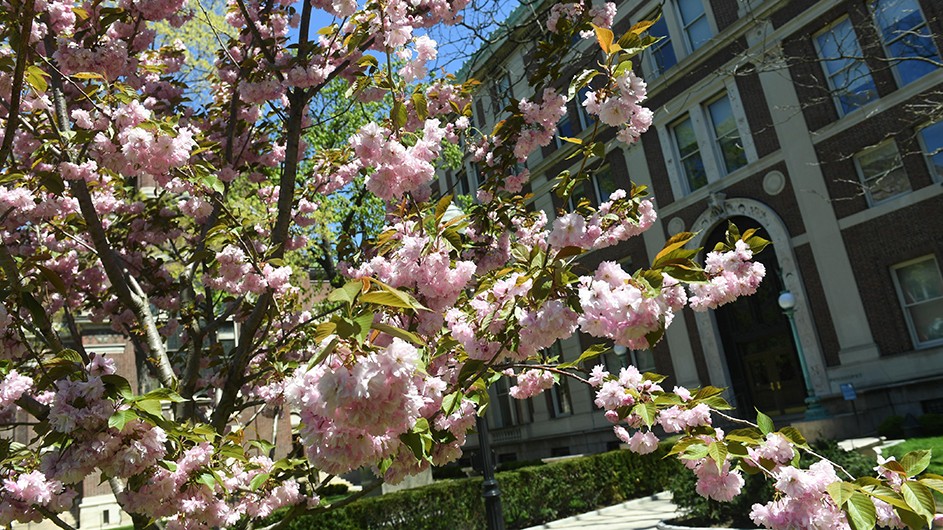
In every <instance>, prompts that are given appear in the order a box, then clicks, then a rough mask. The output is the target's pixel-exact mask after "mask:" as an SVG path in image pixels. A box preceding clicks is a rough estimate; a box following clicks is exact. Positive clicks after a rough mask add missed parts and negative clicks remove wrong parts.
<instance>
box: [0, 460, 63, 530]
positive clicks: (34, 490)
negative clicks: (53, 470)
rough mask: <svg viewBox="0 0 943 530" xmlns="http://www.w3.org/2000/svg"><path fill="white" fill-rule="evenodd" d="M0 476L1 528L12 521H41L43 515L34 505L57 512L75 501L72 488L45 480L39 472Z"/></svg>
mask: <svg viewBox="0 0 943 530" xmlns="http://www.w3.org/2000/svg"><path fill="white" fill-rule="evenodd" d="M0 478H2V483H0V525H3V526H5V527H9V526H10V525H11V523H13V522H14V521H16V522H20V523H38V522H41V521H42V520H43V519H44V515H43V514H42V513H41V512H40V510H37V509H36V507H42V508H46V509H48V510H50V511H52V512H53V513H58V512H61V511H64V510H67V509H69V508H70V507H71V506H72V503H73V501H74V500H75V496H76V492H75V490H72V489H66V488H65V486H63V484H62V483H61V482H59V481H58V480H49V479H48V478H46V476H45V475H43V474H42V473H40V472H39V471H30V472H28V473H22V474H20V475H19V476H17V477H15V478H14V477H11V476H6V477H3V476H2V475H0Z"/></svg>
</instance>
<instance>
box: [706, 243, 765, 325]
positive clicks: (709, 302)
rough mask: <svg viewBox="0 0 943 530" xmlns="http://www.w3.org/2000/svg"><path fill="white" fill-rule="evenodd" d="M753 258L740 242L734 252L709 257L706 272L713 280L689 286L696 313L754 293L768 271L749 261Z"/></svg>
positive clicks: (746, 247) (747, 246) (760, 264)
mask: <svg viewBox="0 0 943 530" xmlns="http://www.w3.org/2000/svg"><path fill="white" fill-rule="evenodd" d="M752 258H753V251H751V250H750V246H749V245H747V244H746V243H745V242H743V241H742V240H740V241H737V243H736V247H735V249H734V250H730V251H727V252H710V253H708V254H707V259H705V263H704V270H705V272H706V273H707V275H708V277H709V278H710V280H709V281H708V282H707V283H706V284H692V285H691V286H690V288H691V308H692V309H694V310H695V311H704V310H707V309H713V308H716V307H719V306H722V305H724V304H726V303H728V302H732V301H734V300H736V299H737V298H738V297H740V296H748V295H751V294H753V293H755V292H756V288H757V287H759V285H760V281H762V280H763V276H765V275H766V267H764V266H763V264H762V263H759V262H753V261H750V260H751V259H752Z"/></svg>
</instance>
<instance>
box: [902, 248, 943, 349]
mask: <svg viewBox="0 0 943 530" xmlns="http://www.w3.org/2000/svg"><path fill="white" fill-rule="evenodd" d="M924 261H933V263H934V264H935V265H936V273H937V278H938V279H939V281H940V286H941V288H943V271H941V270H940V262H939V260H938V259H937V256H936V254H927V255H924V256H920V257H918V258H914V259H911V260H907V261H904V262H901V263H897V264H895V265H892V266H891V268H890V271H891V280H893V283H894V290H895V291H896V292H897V300H898V303H899V304H900V309H901V312H903V314H904V321H906V323H907V330H908V331H909V332H910V340H911V341H912V343H913V346H914V349H915V350H922V349H926V348H933V347H935V346H943V337H941V338H938V339H930V340H928V341H923V342H921V341H920V337H919V335H918V334H917V328H916V326H915V325H914V322H913V317H912V316H911V314H910V308H911V307H915V306H918V305H920V304H923V303H927V302H934V301H938V300H943V296H938V297H936V298H933V299H930V300H923V301H920V302H915V303H908V302H907V299H906V296H905V295H904V292H903V289H902V288H901V285H900V278H899V276H898V271H899V270H901V269H905V268H907V267H911V266H913V265H917V264H919V263H922V262H924Z"/></svg>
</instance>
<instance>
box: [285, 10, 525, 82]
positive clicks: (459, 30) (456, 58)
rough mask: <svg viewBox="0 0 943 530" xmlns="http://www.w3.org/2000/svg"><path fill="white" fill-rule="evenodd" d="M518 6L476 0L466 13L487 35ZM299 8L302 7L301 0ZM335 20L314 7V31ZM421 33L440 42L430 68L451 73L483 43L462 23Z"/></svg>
mask: <svg viewBox="0 0 943 530" xmlns="http://www.w3.org/2000/svg"><path fill="white" fill-rule="evenodd" d="M517 6H518V2H517V1H516V0H512V1H505V0H472V2H471V4H469V6H468V7H466V8H465V10H464V13H463V15H464V18H465V22H466V23H467V24H468V25H471V26H473V27H474V28H477V29H478V31H477V33H479V34H480V35H484V36H487V35H489V34H490V33H491V32H492V31H493V30H494V29H495V28H496V27H497V24H498V23H500V22H503V21H504V20H505V19H506V18H507V16H508V15H509V14H510V13H511V11H513V10H514V8H516V7H517ZM295 8H296V9H298V11H299V12H300V11H301V4H300V2H299V3H298V4H296V6H295ZM335 22H339V20H337V19H335V18H334V17H333V16H331V15H329V14H327V13H325V12H324V11H321V10H320V9H314V10H312V21H311V34H312V35H313V34H315V33H316V32H317V30H318V29H320V28H322V27H325V26H328V25H330V24H332V23H335ZM417 33H418V34H420V35H421V34H427V35H429V37H430V38H432V39H433V40H435V41H436V42H437V43H438V44H439V57H438V58H437V60H436V61H435V64H432V65H430V69H434V70H439V69H444V70H445V71H446V72H448V73H455V72H458V70H459V69H460V68H461V67H462V64H464V62H465V59H467V58H468V57H471V54H472V53H474V51H475V50H477V49H478V48H479V47H481V45H482V40H481V39H480V38H479V37H477V36H476V35H475V33H476V32H475V31H473V30H472V29H470V28H466V27H463V26H460V25H459V26H451V27H449V26H440V27H436V28H432V30H431V31H429V32H427V31H426V30H424V29H422V30H418V32H417ZM290 38H291V39H293V40H297V38H298V30H296V29H292V30H291V35H290Z"/></svg>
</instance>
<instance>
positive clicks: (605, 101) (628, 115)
mask: <svg viewBox="0 0 943 530" xmlns="http://www.w3.org/2000/svg"><path fill="white" fill-rule="evenodd" d="M646 96H647V87H646V84H645V81H643V80H642V78H640V77H638V76H636V75H635V74H634V73H633V72H632V71H631V70H627V71H625V72H623V73H622V74H621V75H620V76H619V77H617V78H616V79H615V85H614V86H612V87H610V89H609V90H608V91H605V90H601V91H589V92H587V93H586V99H585V100H583V107H585V108H586V112H588V113H590V114H593V115H595V116H599V120H600V121H601V122H603V123H605V124H606V125H610V126H612V127H618V128H619V131H618V132H617V133H616V137H617V138H618V139H619V140H621V141H622V142H624V143H626V144H630V145H631V144H633V143H635V141H636V140H638V139H639V137H640V136H641V135H642V133H644V132H645V131H647V130H648V128H649V127H651V125H652V118H653V117H654V114H653V113H652V111H651V110H650V109H648V108H647V107H643V106H641V105H640V103H641V102H642V101H644V100H645V98H646Z"/></svg>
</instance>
